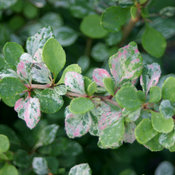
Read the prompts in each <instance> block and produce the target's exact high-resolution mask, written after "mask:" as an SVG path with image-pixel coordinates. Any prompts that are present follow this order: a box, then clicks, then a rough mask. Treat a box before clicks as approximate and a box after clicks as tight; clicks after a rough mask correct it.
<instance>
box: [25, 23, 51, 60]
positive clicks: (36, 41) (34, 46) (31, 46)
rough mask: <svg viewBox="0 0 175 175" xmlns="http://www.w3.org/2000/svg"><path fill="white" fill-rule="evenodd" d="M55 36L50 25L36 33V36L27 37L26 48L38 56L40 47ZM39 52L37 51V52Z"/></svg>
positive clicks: (31, 53)
mask: <svg viewBox="0 0 175 175" xmlns="http://www.w3.org/2000/svg"><path fill="white" fill-rule="evenodd" d="M52 37H53V32H52V29H51V27H50V26H48V27H44V28H42V29H41V30H40V31H39V32H38V33H36V34H35V35H34V36H31V37H29V38H28V39H27V43H26V48H27V52H28V53H29V54H30V55H32V56H34V55H35V56H34V57H37V56H36V55H37V54H38V52H37V51H38V49H39V48H42V47H43V46H44V44H45V42H46V41H47V40H48V39H49V38H52ZM36 52H37V53H36Z"/></svg>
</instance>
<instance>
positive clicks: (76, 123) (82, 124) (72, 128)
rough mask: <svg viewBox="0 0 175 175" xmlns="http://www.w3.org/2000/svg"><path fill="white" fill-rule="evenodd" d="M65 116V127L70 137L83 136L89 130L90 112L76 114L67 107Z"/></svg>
mask: <svg viewBox="0 0 175 175" xmlns="http://www.w3.org/2000/svg"><path fill="white" fill-rule="evenodd" d="M65 116H66V118H65V129H66V133H67V135H68V136H69V137H70V138H75V137H81V136H83V135H84V134H86V133H87V132H88V131H89V129H90V125H91V118H90V117H89V115H88V113H85V114H82V115H78V114H77V115H75V114H72V113H71V112H70V111H69V109H68V107H67V108H66V110H65Z"/></svg>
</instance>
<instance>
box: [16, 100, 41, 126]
mask: <svg viewBox="0 0 175 175" xmlns="http://www.w3.org/2000/svg"><path fill="white" fill-rule="evenodd" d="M15 111H16V112H17V113H18V117H19V118H21V119H23V120H25V122H26V124H27V126H28V127H29V128H30V129H33V128H34V127H35V126H36V125H37V123H38V122H39V120H40V116H41V112H40V103H39V100H38V98H32V97H27V98H26V99H23V98H20V99H19V100H18V101H17V102H16V104H15Z"/></svg>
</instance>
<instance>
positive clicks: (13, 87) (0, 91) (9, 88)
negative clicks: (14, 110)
mask: <svg viewBox="0 0 175 175" xmlns="http://www.w3.org/2000/svg"><path fill="white" fill-rule="evenodd" d="M26 89H27V88H26V87H25V86H24V84H23V83H22V82H21V81H20V79H18V78H13V77H6V78H3V79H2V80H1V81H0V96H1V97H10V96H15V95H17V94H19V93H22V92H23V91H25V90H26Z"/></svg>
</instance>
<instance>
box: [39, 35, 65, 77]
mask: <svg viewBox="0 0 175 175" xmlns="http://www.w3.org/2000/svg"><path fill="white" fill-rule="evenodd" d="M42 56H43V61H44V63H45V64H46V65H47V67H48V68H49V70H50V71H51V72H52V73H53V75H54V79H56V77H57V75H58V73H59V72H60V71H61V70H62V69H63V67H64V65H65V63H66V54H65V52H64V50H63V48H62V47H61V45H60V44H59V42H58V41H57V40H56V39H54V38H50V39H49V40H48V41H47V42H46V43H45V45H44V48H43V53H42Z"/></svg>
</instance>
